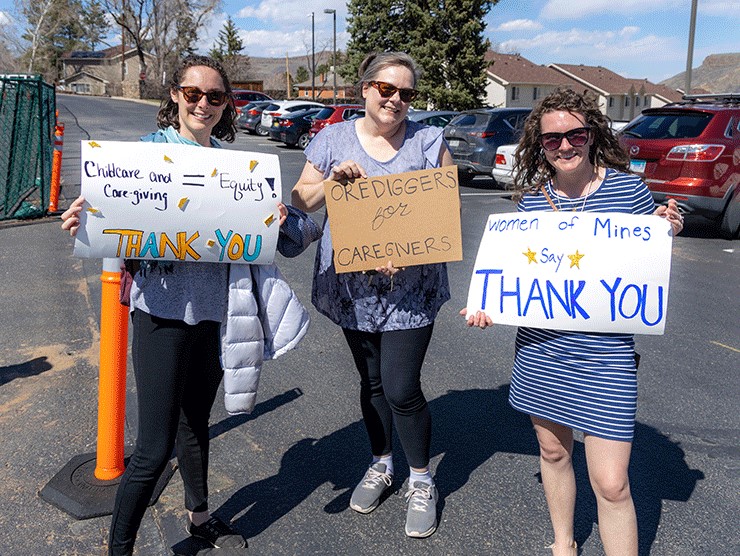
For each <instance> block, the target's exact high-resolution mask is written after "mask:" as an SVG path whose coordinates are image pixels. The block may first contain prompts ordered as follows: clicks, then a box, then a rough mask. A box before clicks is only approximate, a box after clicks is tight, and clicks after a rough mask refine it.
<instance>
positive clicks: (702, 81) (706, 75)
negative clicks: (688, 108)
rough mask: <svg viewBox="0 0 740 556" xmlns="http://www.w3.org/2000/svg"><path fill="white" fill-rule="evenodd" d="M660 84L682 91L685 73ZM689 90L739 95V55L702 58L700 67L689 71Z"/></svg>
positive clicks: (684, 84)
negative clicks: (699, 89)
mask: <svg viewBox="0 0 740 556" xmlns="http://www.w3.org/2000/svg"><path fill="white" fill-rule="evenodd" d="M660 84H661V85H666V86H667V87H670V88H672V89H681V90H683V89H684V87H685V86H686V72H681V73H679V74H678V75H674V76H673V77H671V78H669V79H666V80H665V81H661V82H660ZM691 88H692V89H696V88H701V89H706V90H707V91H709V92H710V93H740V53H730V54H712V55H710V56H707V57H706V58H704V61H703V62H702V64H701V66H699V67H698V68H693V69H692V70H691Z"/></svg>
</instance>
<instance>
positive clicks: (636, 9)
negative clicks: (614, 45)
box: [540, 0, 686, 19]
mask: <svg viewBox="0 0 740 556" xmlns="http://www.w3.org/2000/svg"><path fill="white" fill-rule="evenodd" d="M685 6H686V0H619V1H618V2H615V1H614V0H589V1H588V2H585V1H581V2H574V1H573V0H548V2H547V3H546V4H545V6H544V7H543V8H542V11H541V12H540V15H541V16H542V17H544V18H546V19H579V18H582V17H585V16H590V15H598V14H608V13H616V14H620V15H625V14H630V13H645V12H659V11H664V10H666V9H670V8H683V7H685Z"/></svg>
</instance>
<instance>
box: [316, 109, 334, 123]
mask: <svg viewBox="0 0 740 556" xmlns="http://www.w3.org/2000/svg"><path fill="white" fill-rule="evenodd" d="M332 114H334V109H333V108H322V109H321V112H319V113H318V114H316V119H317V120H326V119H327V118H330V117H331V115H332Z"/></svg>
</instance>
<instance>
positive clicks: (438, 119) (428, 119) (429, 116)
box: [408, 110, 460, 127]
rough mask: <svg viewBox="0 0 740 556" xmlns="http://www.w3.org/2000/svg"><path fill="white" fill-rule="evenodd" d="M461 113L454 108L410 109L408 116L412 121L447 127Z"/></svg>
mask: <svg viewBox="0 0 740 556" xmlns="http://www.w3.org/2000/svg"><path fill="white" fill-rule="evenodd" d="M459 113H460V112H456V111H453V110H414V111H413V112H411V111H409V115H408V118H409V120H411V121H412V122H419V123H422V124H425V125H434V126H437V127H445V126H446V125H447V124H449V123H450V120H452V118H454V117H455V116H457V115H458V114H459Z"/></svg>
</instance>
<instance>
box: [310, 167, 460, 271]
mask: <svg viewBox="0 0 740 556" xmlns="http://www.w3.org/2000/svg"><path fill="white" fill-rule="evenodd" d="M324 192H325V194H326V209H327V211H328V213H329V229H330V232H331V238H332V245H333V247H334V266H335V268H336V271H337V273H342V272H355V271H362V270H373V269H375V268H377V267H379V266H385V265H386V264H387V263H388V261H390V262H392V263H393V265H394V266H396V267H402V266H413V265H420V264H429V263H441V262H447V261H459V260H462V234H461V231H460V193H459V188H458V181H457V166H445V167H442V168H433V169H430V170H418V171H415V172H404V173H402V174H388V175H385V176H374V177H370V178H367V179H356V180H352V181H348V182H347V183H339V182H335V181H330V180H327V181H326V182H325V184H324Z"/></svg>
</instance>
